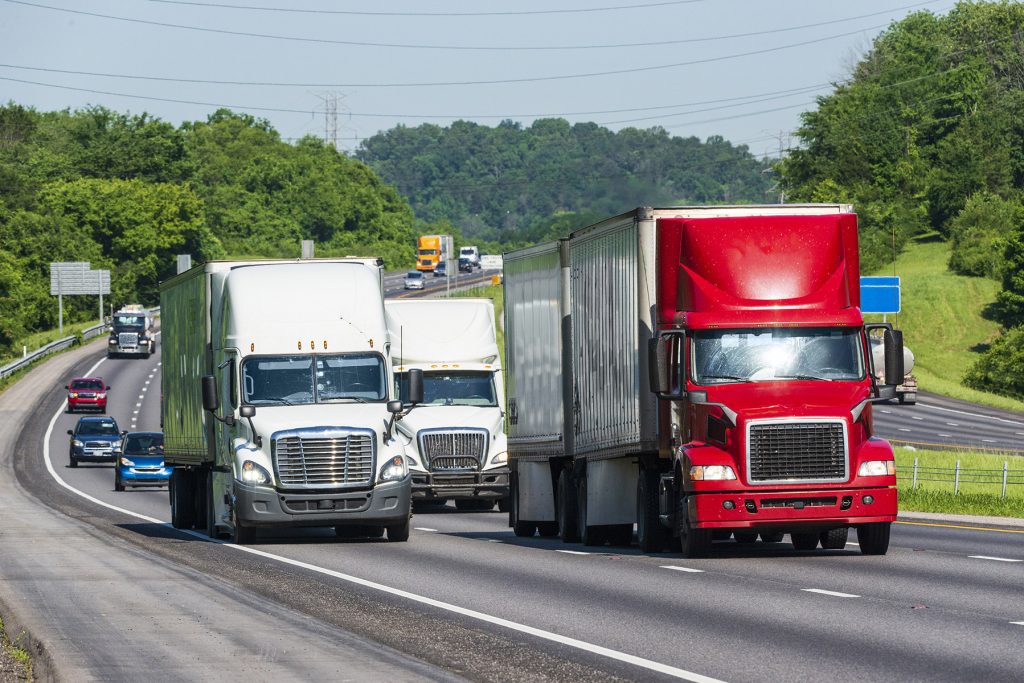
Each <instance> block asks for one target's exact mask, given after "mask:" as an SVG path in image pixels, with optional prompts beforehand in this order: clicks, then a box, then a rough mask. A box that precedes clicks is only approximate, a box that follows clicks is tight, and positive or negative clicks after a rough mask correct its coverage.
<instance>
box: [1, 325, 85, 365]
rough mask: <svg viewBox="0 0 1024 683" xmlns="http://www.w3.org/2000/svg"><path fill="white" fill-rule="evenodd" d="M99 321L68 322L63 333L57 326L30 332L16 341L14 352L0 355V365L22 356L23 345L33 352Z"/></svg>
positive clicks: (78, 332)
mask: <svg viewBox="0 0 1024 683" xmlns="http://www.w3.org/2000/svg"><path fill="white" fill-rule="evenodd" d="M98 322H99V321H98V320H91V321H88V322H84V323H74V324H70V323H69V324H66V325H64V334H61V333H60V332H59V331H58V330H57V328H54V329H52V330H44V331H42V332H35V333H33V334H30V335H28V336H27V337H25V338H24V339H19V340H18V341H17V343H15V345H14V348H15V351H14V353H12V354H8V355H0V365H7V364H8V363H10V362H11V361H14V360H17V359H19V358H21V355H22V354H21V347H22V346H27V347H28V351H29V353H32V352H33V351H35V350H36V349H38V348H40V347H43V346H46V345H47V344H49V343H50V342H53V341H57V340H58V339H62V338H63V337H71V336H74V335H77V334H80V333H81V332H82V330H84V329H86V328H87V327H94V326H95V325H96V324H98Z"/></svg>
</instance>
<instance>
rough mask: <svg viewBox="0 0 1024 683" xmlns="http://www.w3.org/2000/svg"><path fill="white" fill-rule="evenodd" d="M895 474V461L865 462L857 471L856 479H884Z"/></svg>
mask: <svg viewBox="0 0 1024 683" xmlns="http://www.w3.org/2000/svg"><path fill="white" fill-rule="evenodd" d="M894 474H896V461H895V460H865V461H864V462H862V463H861V464H860V468H859V469H858V470H857V476H858V477H885V476H890V477H891V476H892V475H894Z"/></svg>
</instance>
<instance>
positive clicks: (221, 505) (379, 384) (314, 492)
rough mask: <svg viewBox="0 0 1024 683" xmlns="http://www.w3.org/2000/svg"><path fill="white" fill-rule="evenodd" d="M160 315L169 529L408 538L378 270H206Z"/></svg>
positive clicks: (284, 265) (164, 296)
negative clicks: (320, 530)
mask: <svg viewBox="0 0 1024 683" xmlns="http://www.w3.org/2000/svg"><path fill="white" fill-rule="evenodd" d="M161 313H162V319H163V328H162V329H163V349H164V353H163V380H162V389H163V396H162V401H161V420H162V426H163V430H164V434H165V441H164V443H165V446H164V449H165V459H166V462H167V464H168V465H173V466H175V471H174V474H173V476H172V479H171V486H170V489H171V490H170V498H171V518H172V523H173V524H174V526H175V527H178V528H191V527H198V528H200V529H205V530H206V532H207V533H208V534H210V535H211V536H214V537H215V536H217V535H218V534H220V533H222V532H228V533H230V534H231V535H232V537H233V539H234V540H235V541H236V542H238V543H247V542H251V541H252V539H253V535H254V532H255V530H257V529H260V528H264V529H265V528H275V527H276V528H289V527H303V526H333V527H335V530H336V531H337V533H338V534H339V535H341V536H347V535H360V534H361V535H370V536H380V535H383V533H384V530H385V529H386V530H387V534H388V539H389V540H391V541H404V540H406V539H407V538H408V536H409V520H410V493H411V485H412V480H411V477H410V476H409V472H408V467H407V466H406V462H405V453H404V450H403V448H402V445H401V443H400V441H399V440H398V439H396V438H394V435H393V427H394V421H395V418H396V417H401V415H400V411H401V403H400V402H398V401H394V400H391V399H393V392H394V386H393V382H392V379H391V377H392V371H391V361H390V348H389V338H388V331H387V325H386V323H385V319H384V301H383V286H382V270H381V262H380V261H379V260H377V259H316V260H303V261H262V262H261V261H217V262H210V263H206V264H204V265H201V266H197V267H195V268H193V269H191V270H189V271H187V272H185V273H182V274H180V275H178V276H176V277H174V278H172V279H171V280H169V281H167V282H166V283H164V284H163V285H162V287H161ZM417 382H418V377H417V378H415V379H414V385H415V386H414V387H413V391H412V394H413V396H412V398H414V399H415V398H416V396H417V392H418V391H420V388H419V387H418V384H417Z"/></svg>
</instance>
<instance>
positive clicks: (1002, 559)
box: [967, 555, 1024, 562]
mask: <svg viewBox="0 0 1024 683" xmlns="http://www.w3.org/2000/svg"><path fill="white" fill-rule="evenodd" d="M967 557H970V558H971V559H974V560H992V561H993V562H1024V560H1014V559H1011V558H1009V557H991V556H989V555H968V556H967Z"/></svg>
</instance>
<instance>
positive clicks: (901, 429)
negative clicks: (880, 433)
mask: <svg viewBox="0 0 1024 683" xmlns="http://www.w3.org/2000/svg"><path fill="white" fill-rule="evenodd" d="M899 430H900V431H901V432H912V431H914V430H913V429H907V428H906V427H900V428H899Z"/></svg>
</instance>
